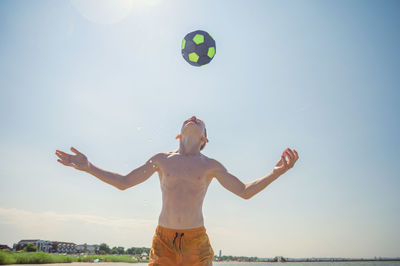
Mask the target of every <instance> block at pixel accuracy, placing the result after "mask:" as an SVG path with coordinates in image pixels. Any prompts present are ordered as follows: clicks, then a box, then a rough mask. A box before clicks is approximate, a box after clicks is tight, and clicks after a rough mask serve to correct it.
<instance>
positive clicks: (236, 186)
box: [214, 160, 279, 199]
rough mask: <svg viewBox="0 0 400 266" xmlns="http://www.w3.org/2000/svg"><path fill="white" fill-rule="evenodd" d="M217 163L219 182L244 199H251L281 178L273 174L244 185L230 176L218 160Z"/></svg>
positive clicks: (215, 174) (216, 172)
mask: <svg viewBox="0 0 400 266" xmlns="http://www.w3.org/2000/svg"><path fill="white" fill-rule="evenodd" d="M215 162H216V168H215V170H214V176H215V178H217V180H218V182H219V183H220V184H221V185H222V186H223V187H224V188H226V189H227V190H229V191H231V192H232V193H234V194H236V195H238V196H239V197H241V198H243V199H250V198H251V197H253V196H254V195H255V194H257V193H258V192H260V191H261V190H263V189H264V188H266V187H267V186H268V185H269V184H270V183H271V182H272V181H274V180H275V179H277V178H278V177H279V175H277V174H274V173H273V172H271V173H269V174H268V175H266V176H265V177H263V178H260V179H257V180H255V181H253V182H250V183H247V184H244V183H243V182H242V181H240V180H239V179H238V178H237V177H236V176H234V175H232V174H230V173H229V172H228V171H227V169H226V168H225V167H224V166H223V165H222V164H221V163H220V162H218V161H216V160H215Z"/></svg>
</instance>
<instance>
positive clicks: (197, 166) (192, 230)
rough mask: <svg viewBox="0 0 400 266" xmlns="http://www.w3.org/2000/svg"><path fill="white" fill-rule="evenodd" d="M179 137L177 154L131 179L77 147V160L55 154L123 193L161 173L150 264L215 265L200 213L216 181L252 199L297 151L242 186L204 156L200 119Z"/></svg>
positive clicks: (165, 155) (158, 158)
mask: <svg viewBox="0 0 400 266" xmlns="http://www.w3.org/2000/svg"><path fill="white" fill-rule="evenodd" d="M176 138H177V139H179V149H177V150H175V151H172V152H160V153H157V154H155V155H153V156H152V157H151V158H149V159H148V160H147V161H146V163H144V164H143V165H142V166H140V167H138V168H136V169H134V170H133V171H131V172H130V173H129V174H127V175H120V174H117V173H113V172H109V171H106V170H103V169H100V168H98V167H96V166H95V165H93V164H92V163H90V162H89V161H88V159H87V158H86V156H85V155H84V154H82V153H81V152H79V151H78V150H76V149H75V148H73V147H71V151H72V152H74V153H75V155H71V154H67V153H65V152H62V151H59V150H56V155H57V156H58V157H59V158H60V159H58V160H57V161H58V162H60V163H62V164H64V165H66V166H72V167H74V168H75V169H78V170H81V171H85V172H88V173H90V174H92V175H94V176H96V177H97V178H99V179H100V180H102V181H104V182H106V183H108V184H110V185H112V186H115V187H116V188H118V189H120V190H125V189H128V188H130V187H133V186H136V185H138V184H140V183H142V182H144V181H146V180H147V179H148V178H149V177H150V176H152V175H153V174H154V173H155V172H157V173H158V176H159V179H160V184H161V192H162V210H161V214H160V216H159V219H158V225H157V228H156V230H155V234H154V236H153V242H152V247H151V250H150V255H149V256H150V263H149V265H161V266H176V265H184V266H198V265H212V259H213V257H214V251H213V249H212V247H211V245H210V241H209V238H208V235H207V234H206V229H205V227H204V221H203V214H202V205H203V200H204V197H205V195H206V192H207V188H208V185H209V184H210V183H211V181H212V179H213V178H214V177H215V178H216V179H217V180H218V182H219V183H220V184H221V185H222V186H223V187H224V188H226V189H227V190H229V191H231V192H232V193H234V194H236V195H238V196H239V197H241V198H243V199H250V198H251V197H253V196H254V195H255V194H257V193H258V192H260V191H261V190H263V189H264V188H266V187H267V186H268V185H269V184H270V183H271V182H272V181H274V180H275V179H277V178H278V177H279V176H281V175H282V174H284V173H285V172H286V171H287V170H288V169H290V168H292V167H293V166H294V164H295V162H296V161H297V160H298V158H299V156H298V154H297V152H296V150H293V151H292V150H291V149H289V148H287V149H286V150H285V151H284V152H283V153H282V156H281V158H280V160H279V161H278V163H277V164H276V165H275V167H274V169H273V170H272V171H271V172H270V173H269V174H268V175H266V176H264V177H262V178H259V179H257V180H254V181H252V182H249V183H247V184H244V183H242V182H241V181H240V180H239V179H238V178H237V177H235V176H234V175H232V174H230V173H229V172H228V170H227V169H226V168H225V167H224V166H223V165H222V164H221V163H220V162H218V161H217V160H215V159H212V158H209V157H207V156H205V155H204V154H201V153H200V151H201V150H202V149H203V148H204V146H205V145H206V143H207V142H208V139H207V131H206V128H205V124H204V122H203V121H202V120H200V119H198V118H196V117H195V116H192V117H191V118H189V119H187V120H186V121H184V123H183V125H182V128H181V133H180V134H179V135H177V136H176ZM286 157H288V162H286Z"/></svg>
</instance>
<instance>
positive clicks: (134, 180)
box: [122, 153, 163, 190]
mask: <svg viewBox="0 0 400 266" xmlns="http://www.w3.org/2000/svg"><path fill="white" fill-rule="evenodd" d="M162 155H163V153H157V154H155V155H153V156H152V157H151V158H150V159H148V160H147V161H146V163H144V164H143V165H141V166H139V167H138V168H136V169H134V170H132V172H130V173H129V174H127V175H125V176H124V177H123V179H122V184H123V189H124V190H125V189H127V188H130V187H133V186H136V185H137V184H140V183H142V182H144V181H146V180H147V179H149V177H150V176H152V175H153V174H154V173H155V172H156V171H159V170H160V169H159V164H158V161H159V159H160V157H161V156H162Z"/></svg>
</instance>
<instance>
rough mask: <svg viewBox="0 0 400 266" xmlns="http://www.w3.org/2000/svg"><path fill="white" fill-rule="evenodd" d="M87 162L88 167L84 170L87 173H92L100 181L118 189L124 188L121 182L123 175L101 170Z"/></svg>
mask: <svg viewBox="0 0 400 266" xmlns="http://www.w3.org/2000/svg"><path fill="white" fill-rule="evenodd" d="M88 164H89V167H88V169H87V170H86V172H87V173H89V174H92V175H94V176H95V177H97V178H98V179H100V180H101V181H103V182H105V183H107V184H110V185H112V186H114V187H116V188H118V189H120V190H124V182H123V178H124V176H123V175H120V174H118V173H114V172H110V171H106V170H103V169H101V168H99V167H97V166H95V165H94V164H92V163H90V162H89V163H88Z"/></svg>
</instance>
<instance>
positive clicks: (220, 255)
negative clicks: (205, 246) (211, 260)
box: [218, 250, 222, 258]
mask: <svg viewBox="0 0 400 266" xmlns="http://www.w3.org/2000/svg"><path fill="white" fill-rule="evenodd" d="M218 257H220V258H221V257H222V250H219V256H218Z"/></svg>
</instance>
